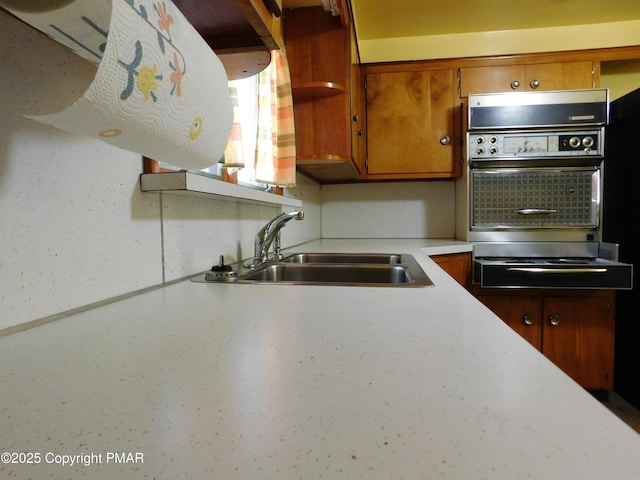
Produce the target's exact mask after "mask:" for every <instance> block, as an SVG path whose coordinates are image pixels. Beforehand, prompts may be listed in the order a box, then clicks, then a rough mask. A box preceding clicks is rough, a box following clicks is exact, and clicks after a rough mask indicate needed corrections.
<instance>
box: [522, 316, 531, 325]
mask: <svg viewBox="0 0 640 480" xmlns="http://www.w3.org/2000/svg"><path fill="white" fill-rule="evenodd" d="M522 322H523V323H524V324H525V325H533V317H532V316H531V315H529V314H528V313H525V314H524V316H523V317H522Z"/></svg>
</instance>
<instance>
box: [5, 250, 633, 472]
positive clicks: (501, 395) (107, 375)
mask: <svg viewBox="0 0 640 480" xmlns="http://www.w3.org/2000/svg"><path fill="white" fill-rule="evenodd" d="M465 249H468V246H466V245H464V244H460V243H457V242H447V241H429V240H371V241H368V240H367V241H362V240H335V241H328V240H324V241H318V242H314V243H311V244H307V245H304V246H302V247H299V248H297V249H295V250H296V251H321V250H324V251H367V252H376V251H377V252H386V253H411V254H413V255H414V257H415V258H416V259H417V260H418V262H419V263H420V264H421V265H422V267H423V268H424V270H425V271H426V272H427V274H428V275H429V276H430V277H431V279H432V280H433V281H434V283H435V286H434V287H428V288H421V289H399V288H384V287H378V288H362V287H310V286H279V285H278V286H273V285H218V284H215V285H214V284H202V283H193V282H188V281H185V282H181V283H177V284H174V285H171V286H167V287H164V288H161V289H158V290H154V291H151V292H148V293H145V294H141V295H138V296H134V297H131V298H128V299H126V300H122V301H119V302H116V303H112V304H109V305H106V306H103V307H100V308H97V309H94V310H90V311H87V312H84V313H81V314H77V315H74V316H71V317H68V318H64V319H61V320H58V321H55V322H52V323H49V324H47V325H44V326H41V327H37V328H34V329H31V330H28V331H25V332H21V333H18V334H14V335H11V336H7V337H4V338H0V352H1V353H0V358H1V362H2V363H1V364H2V370H1V371H0V398H1V399H2V402H1V404H0V415H1V416H0V435H1V437H0V450H1V451H3V452H31V453H38V454H40V463H39V464H37V465H33V464H31V465H19V464H15V463H13V464H6V463H5V464H0V476H2V477H3V478H74V479H75V478H80V477H84V478H91V479H113V478H119V479H142V478H149V479H151V478H157V479H165V478H166V479H175V478H189V479H191V478H198V479H204V478H207V479H208V478H212V479H225V480H227V479H298V478H301V479H321V478H327V479H335V478H366V479H380V480H382V479H384V480H387V479H391V478H398V479H419V478H425V479H427V478H428V479H436V478H444V479H481V478H490V479H498V478H499V479H517V478H533V479H545V480H549V479H563V480H565V479H567V478H576V479H577V478H579V479H581V480H584V479H603V478H615V479H616V480H621V479H629V480H631V479H633V480H637V479H638V478H639V475H640V455H639V454H640V436H639V435H637V434H636V433H635V432H634V431H632V430H631V429H630V428H629V427H627V426H626V425H625V424H624V423H622V422H621V421H619V420H618V419H617V418H616V417H615V416H614V415H612V414H611V413H609V411H608V410H607V409H605V408H604V407H603V406H601V405H600V403H599V402H597V401H596V400H594V399H593V398H592V397H591V396H590V395H589V394H587V393H586V392H584V391H583V390H582V389H581V388H580V387H579V386H577V385H576V384H575V383H574V382H573V381H572V380H570V379H569V378H568V377H566V376H565V375H564V374H563V373H562V372H561V371H559V370H558V369H556V368H555V367H554V366H553V365H552V364H551V363H550V362H548V361H547V360H546V359H545V358H544V357H543V356H542V355H540V354H539V353H538V352H537V351H535V350H534V349H533V348H531V347H530V346H529V345H528V344H527V343H526V342H525V341H524V340H522V339H521V338H520V337H519V336H518V335H516V334H515V333H513V332H512V331H511V330H510V329H509V328H508V327H506V326H505V325H504V324H503V323H502V322H501V321H500V320H499V319H498V318H496V317H495V316H494V315H493V314H492V313H491V312H489V311H488V310H487V309H485V308H484V307H483V306H482V305H481V304H480V303H478V302H477V301H476V300H475V299H474V298H473V297H472V296H471V295H469V294H468V293H467V292H466V291H465V290H464V289H462V287H460V286H458V285H457V284H456V283H455V282H454V281H453V280H452V279H451V278H449V277H448V276H447V275H446V274H445V273H444V272H443V271H442V270H440V269H439V268H438V267H437V266H436V265H435V263H433V261H431V260H430V259H429V258H428V257H427V254H435V253H453V252H456V251H464V250H465ZM116 452H118V453H125V454H128V453H131V454H132V455H131V456H125V457H121V458H120V460H130V462H129V463H114V460H115V458H114V453H116ZM63 455H68V456H69V457H64V456H63ZM3 459H4V458H3ZM65 459H66V460H67V461H71V460H72V459H75V461H76V462H78V461H80V464H79V465H74V466H63V465H62V464H61V462H63V461H64V460H65ZM136 459H137V460H138V461H137V463H135V460H136ZM141 460H142V462H141Z"/></svg>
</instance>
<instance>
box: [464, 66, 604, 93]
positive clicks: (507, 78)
mask: <svg viewBox="0 0 640 480" xmlns="http://www.w3.org/2000/svg"><path fill="white" fill-rule="evenodd" d="M594 74H595V68H594V63H593V62H592V61H579V62H555V63H540V64H529V65H498V66H482V67H463V68H460V96H461V97H467V96H469V94H470V93H496V92H525V91H535V90H538V91H542V90H570V89H583V88H594V85H595V76H594Z"/></svg>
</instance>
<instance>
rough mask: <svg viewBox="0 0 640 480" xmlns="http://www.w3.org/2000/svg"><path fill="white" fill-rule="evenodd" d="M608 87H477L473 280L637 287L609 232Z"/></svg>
mask: <svg viewBox="0 0 640 480" xmlns="http://www.w3.org/2000/svg"><path fill="white" fill-rule="evenodd" d="M608 107H609V104H608V92H607V90H604V89H593V90H573V91H554V92H527V93H504V94H486V95H470V96H469V111H468V122H469V124H468V127H469V130H468V133H467V160H468V171H467V172H466V173H467V183H468V207H469V211H468V232H467V239H468V240H470V241H471V242H473V243H474V275H473V278H474V282H475V283H478V284H480V285H481V286H484V287H503V288H517V287H520V288H532V287H535V288H619V289H626V288H631V277H632V275H631V269H632V266H631V265H627V264H622V263H619V262H618V261H617V250H616V246H615V245H610V244H603V243H602V242H601V232H600V230H601V223H602V193H603V192H602V185H603V162H604V161H605V152H604V135H605V125H606V124H607V121H608V112H609V108H608Z"/></svg>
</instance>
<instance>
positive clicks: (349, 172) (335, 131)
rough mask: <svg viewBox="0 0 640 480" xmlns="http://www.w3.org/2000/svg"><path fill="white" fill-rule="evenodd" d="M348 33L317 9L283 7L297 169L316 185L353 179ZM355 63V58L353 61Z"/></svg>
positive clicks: (335, 19) (353, 106)
mask: <svg viewBox="0 0 640 480" xmlns="http://www.w3.org/2000/svg"><path fill="white" fill-rule="evenodd" d="M351 35H352V31H351V29H350V27H349V26H345V25H344V24H343V21H342V19H341V18H339V17H337V16H332V15H331V14H330V13H328V12H326V11H324V9H323V8H322V7H303V8H294V9H285V18H284V38H285V43H286V49H287V57H288V60H289V70H290V73H291V87H292V91H293V109H294V118H295V127H296V165H297V168H298V170H300V171H302V172H304V173H305V174H306V175H307V176H309V177H311V178H313V179H314V180H316V181H318V182H320V183H333V182H342V181H354V180H356V179H357V173H358V168H357V164H356V163H354V160H353V149H352V143H351V136H352V129H353V128H354V127H353V125H352V116H353V115H352V113H351V112H352V109H353V110H356V109H357V100H354V102H355V103H352V98H353V97H352V93H353V92H352V88H355V87H356V85H357V79H352V75H353V73H354V72H355V73H358V70H354V65H353V61H352V57H351V54H352V49H353V46H352V37H351ZM356 61H357V60H356Z"/></svg>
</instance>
